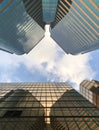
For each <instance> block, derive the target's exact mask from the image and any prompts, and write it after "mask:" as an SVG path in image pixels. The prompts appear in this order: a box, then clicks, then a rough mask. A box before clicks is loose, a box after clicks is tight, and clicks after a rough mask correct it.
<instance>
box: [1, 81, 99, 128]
mask: <svg viewBox="0 0 99 130" xmlns="http://www.w3.org/2000/svg"><path fill="white" fill-rule="evenodd" d="M11 90H12V91H11ZM4 95H5V96H4ZM0 97H1V100H0V128H2V130H3V129H5V130H6V129H7V130H8V128H9V129H10V130H11V128H13V129H16V130H17V129H18V130H19V129H21V128H23V129H22V130H26V128H27V130H28V129H29V128H32V129H33V130H35V129H36V130H39V129H40V128H42V129H44V130H61V129H64V130H65V129H66V130H67V129H68V130H79V129H81V130H83V129H88V130H98V129H99V110H98V109H97V108H96V107H95V106H94V105H93V104H91V103H90V102H89V101H88V100H86V99H85V98H84V97H83V96H81V95H80V94H79V93H78V92H76V91H75V90H74V89H73V88H72V87H71V86H70V85H68V84H66V83H54V82H53V83H0ZM15 120H16V121H18V123H17V124H15ZM12 121H13V124H12ZM25 121H26V122H25ZM6 123H7V124H8V125H7V124H6ZM45 123H46V126H45ZM23 126H24V127H23ZM37 126H38V127H37ZM6 127H7V128H6ZM24 128H25V129H24ZM13 129H12V130H13Z"/></svg>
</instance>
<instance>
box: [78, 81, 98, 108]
mask: <svg viewBox="0 0 99 130" xmlns="http://www.w3.org/2000/svg"><path fill="white" fill-rule="evenodd" d="M80 93H81V94H82V95H83V96H84V97H85V98H86V99H87V100H89V101H90V102H91V103H93V104H94V105H95V106H96V107H98V108H99V81H96V80H92V81H88V80H84V81H82V82H81V84H80Z"/></svg>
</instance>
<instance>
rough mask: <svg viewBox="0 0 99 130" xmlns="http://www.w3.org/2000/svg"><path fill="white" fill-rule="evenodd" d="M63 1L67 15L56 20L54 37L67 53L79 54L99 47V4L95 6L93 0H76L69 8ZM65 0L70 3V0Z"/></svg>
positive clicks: (52, 34)
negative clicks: (68, 0)
mask: <svg viewBox="0 0 99 130" xmlns="http://www.w3.org/2000/svg"><path fill="white" fill-rule="evenodd" d="M63 1H64V0H62V8H64V12H65V14H66V15H65V16H64V17H63V18H61V21H56V23H57V25H56V26H55V27H54V28H53V29H52V31H51V36H52V38H53V39H54V40H55V41H56V42H57V43H58V44H59V45H60V47H62V48H63V50H64V51H65V52H66V53H71V54H78V53H85V52H88V51H92V50H95V49H99V9H98V8H97V6H94V5H93V2H92V1H91V0H89V1H88V0H83V1H78V0H75V1H72V4H71V6H70V8H68V7H67V6H66V4H64V2H63ZM65 2H66V3H67V4H68V5H70V4H69V2H67V1H65ZM94 4H95V3H94ZM95 5H96V4H95ZM61 16H62V14H60V13H59V14H58V15H57V16H56V17H59V18H60V17H61ZM59 18H57V20H58V19H59Z"/></svg>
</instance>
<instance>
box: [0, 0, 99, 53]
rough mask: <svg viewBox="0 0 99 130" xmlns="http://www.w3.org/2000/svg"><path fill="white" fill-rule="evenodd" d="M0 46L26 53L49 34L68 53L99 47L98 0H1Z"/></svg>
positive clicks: (82, 51)
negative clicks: (45, 34)
mask: <svg viewBox="0 0 99 130" xmlns="http://www.w3.org/2000/svg"><path fill="white" fill-rule="evenodd" d="M0 13H1V15H0V49H1V50H4V51H7V52H10V53H15V54H18V55H21V54H24V53H28V52H29V51H30V50H31V49H32V48H33V47H34V46H35V45H37V43H39V42H40V41H41V40H42V38H43V37H44V33H45V30H44V27H45V25H46V24H50V27H51V28H50V30H51V31H50V33H51V37H52V38H53V39H54V40H55V41H56V42H57V44H58V45H59V46H60V47H61V48H62V49H63V50H64V51H65V52H66V53H67V54H69V53H70V54H73V55H75V54H78V53H82V54H83V53H86V52H89V51H93V50H96V49H99V2H98V0H94V1H93V0H53V1H52V0H9V1H7V2H6V1H5V0H1V1H0Z"/></svg>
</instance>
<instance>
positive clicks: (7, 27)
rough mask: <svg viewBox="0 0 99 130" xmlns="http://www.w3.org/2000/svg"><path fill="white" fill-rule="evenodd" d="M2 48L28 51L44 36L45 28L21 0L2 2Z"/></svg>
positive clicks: (0, 32) (0, 6) (0, 44)
mask: <svg viewBox="0 0 99 130" xmlns="http://www.w3.org/2000/svg"><path fill="white" fill-rule="evenodd" d="M0 12H1V14H0V49H2V50H6V51H8V52H11V53H16V54H24V53H28V52H29V51H30V50H31V49H32V48H33V47H34V46H35V45H36V44H37V43H38V42H39V41H40V40H41V39H42V38H43V36H44V30H43V29H42V28H41V27H40V26H39V25H38V24H37V23H36V22H35V21H34V20H33V18H31V17H30V16H29V15H28V14H27V12H26V10H25V7H24V4H23V2H22V1H20V0H14V1H13V0H9V1H7V2H6V1H5V0H4V1H3V2H2V3H0Z"/></svg>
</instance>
